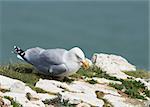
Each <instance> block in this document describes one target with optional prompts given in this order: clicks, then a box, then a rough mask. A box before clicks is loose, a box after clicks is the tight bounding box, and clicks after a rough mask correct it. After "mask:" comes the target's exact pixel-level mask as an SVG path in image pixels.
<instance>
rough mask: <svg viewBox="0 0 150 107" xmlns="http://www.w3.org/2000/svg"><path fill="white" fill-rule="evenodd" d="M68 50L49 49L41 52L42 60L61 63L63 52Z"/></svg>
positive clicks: (52, 63) (51, 63) (49, 62)
mask: <svg viewBox="0 0 150 107" xmlns="http://www.w3.org/2000/svg"><path fill="white" fill-rule="evenodd" d="M66 51H67V50H65V49H48V50H45V51H43V52H42V53H41V54H40V60H41V61H42V62H43V63H45V64H48V65H60V64H63V63H64V62H63V54H64V53H65V52H66Z"/></svg>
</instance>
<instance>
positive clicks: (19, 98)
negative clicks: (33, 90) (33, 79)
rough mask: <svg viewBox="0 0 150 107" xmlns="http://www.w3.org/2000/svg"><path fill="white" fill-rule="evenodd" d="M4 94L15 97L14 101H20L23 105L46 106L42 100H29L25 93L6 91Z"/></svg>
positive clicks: (27, 106) (28, 106) (32, 106)
mask: <svg viewBox="0 0 150 107" xmlns="http://www.w3.org/2000/svg"><path fill="white" fill-rule="evenodd" d="M3 96H9V97H12V98H13V99H14V101H16V102H18V103H19V104H21V105H22V106H23V107H45V106H43V105H44V103H42V102H41V101H40V100H37V101H35V102H34V101H33V102H31V101H29V100H28V99H27V98H26V94H25V93H14V92H6V93H3Z"/></svg>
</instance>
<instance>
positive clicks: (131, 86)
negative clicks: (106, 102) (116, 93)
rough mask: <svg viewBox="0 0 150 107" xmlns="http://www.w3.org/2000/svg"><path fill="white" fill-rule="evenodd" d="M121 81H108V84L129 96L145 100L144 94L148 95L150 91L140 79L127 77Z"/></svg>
mask: <svg viewBox="0 0 150 107" xmlns="http://www.w3.org/2000/svg"><path fill="white" fill-rule="evenodd" d="M121 82H122V84H114V83H110V84H109V85H110V86H111V87H114V88H115V89H117V90H120V91H122V92H124V93H126V94H127V95H128V96H129V97H131V98H138V99H143V100H146V98H145V96H147V97H149V94H150V91H149V90H148V89H147V88H146V87H145V86H144V84H143V83H141V82H140V81H136V80H131V79H127V80H122V81H121ZM144 95H145V96H144Z"/></svg>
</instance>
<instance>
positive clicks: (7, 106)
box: [2, 98, 11, 107]
mask: <svg viewBox="0 0 150 107" xmlns="http://www.w3.org/2000/svg"><path fill="white" fill-rule="evenodd" d="M2 100H3V102H4V107H10V106H11V102H10V101H9V100H8V99H5V98H2ZM2 107H3V106H2Z"/></svg>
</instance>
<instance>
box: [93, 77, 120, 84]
mask: <svg viewBox="0 0 150 107" xmlns="http://www.w3.org/2000/svg"><path fill="white" fill-rule="evenodd" d="M92 79H93V80H95V81H97V82H98V83H100V84H109V83H114V84H122V83H121V82H120V81H114V80H108V79H105V78H97V77H93V78H92Z"/></svg>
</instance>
